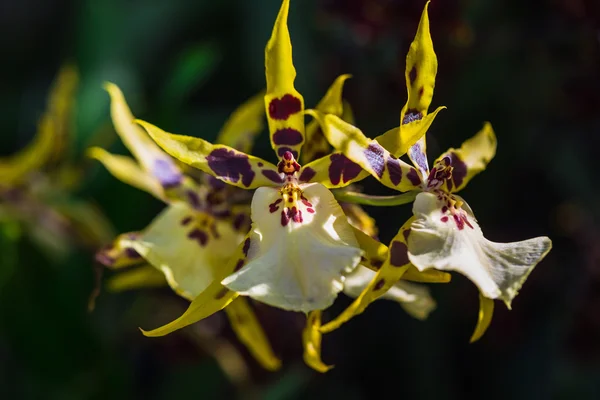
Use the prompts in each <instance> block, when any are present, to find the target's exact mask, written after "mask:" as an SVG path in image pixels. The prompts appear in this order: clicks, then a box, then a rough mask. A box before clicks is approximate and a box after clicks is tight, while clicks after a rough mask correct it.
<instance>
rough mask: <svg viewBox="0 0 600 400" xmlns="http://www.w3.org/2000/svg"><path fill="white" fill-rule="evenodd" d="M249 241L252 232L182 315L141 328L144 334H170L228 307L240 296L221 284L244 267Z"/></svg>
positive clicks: (153, 335) (151, 335)
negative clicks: (228, 276) (158, 326)
mask: <svg viewBox="0 0 600 400" xmlns="http://www.w3.org/2000/svg"><path fill="white" fill-rule="evenodd" d="M249 243H250V234H248V235H246V238H245V240H244V241H243V242H242V243H240V245H239V246H238V247H237V249H236V250H235V251H234V252H233V254H232V256H231V257H230V259H229V261H228V262H227V264H225V265H224V266H222V267H221V268H219V271H218V272H217V275H216V278H215V279H214V280H213V281H212V282H211V284H210V285H208V287H207V288H206V289H205V290H204V291H203V292H202V293H200V294H199V295H198V296H197V297H196V298H194V300H192V304H190V306H189V307H188V309H187V310H186V311H185V313H183V315H182V316H181V317H179V318H177V319H176V320H175V321H173V322H170V323H168V324H166V325H164V326H161V327H160V328H156V329H154V330H151V331H144V330H143V329H140V330H141V331H142V333H143V334H144V336H149V337H157V336H164V335H168V334H169V333H171V332H174V331H176V330H178V329H181V328H184V327H186V326H188V325H191V324H193V323H195V322H198V321H200V320H201V319H204V318H206V317H209V316H211V315H212V314H214V313H216V312H217V311H220V310H222V309H223V308H225V307H227V306H228V305H229V304H230V303H231V302H232V301H233V300H235V299H236V298H237V297H238V294H237V293H236V292H232V291H230V290H228V289H227V288H226V287H224V286H223V285H221V280H222V279H223V278H224V277H225V276H227V275H229V274H231V273H232V272H233V271H235V270H237V269H239V268H243V267H244V265H245V263H246V261H247V259H246V256H247V253H248V246H249Z"/></svg>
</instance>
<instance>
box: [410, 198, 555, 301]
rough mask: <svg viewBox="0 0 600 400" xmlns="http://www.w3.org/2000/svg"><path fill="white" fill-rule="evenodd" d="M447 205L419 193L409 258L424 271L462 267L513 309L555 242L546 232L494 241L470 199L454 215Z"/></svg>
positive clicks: (487, 294) (490, 295) (486, 291)
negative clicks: (478, 217) (522, 287)
mask: <svg viewBox="0 0 600 400" xmlns="http://www.w3.org/2000/svg"><path fill="white" fill-rule="evenodd" d="M455 197H456V198H457V199H458V200H459V201H463V200H462V199H460V198H458V197H457V196H455ZM463 202H464V201H463ZM445 206H446V203H445V201H443V200H439V199H438V197H437V196H436V195H435V194H432V193H420V194H419V195H417V198H416V200H415V202H414V204H413V213H414V215H415V221H414V222H413V224H412V227H411V233H410V236H409V238H408V256H409V259H410V261H411V262H412V263H413V264H414V265H415V266H416V267H417V268H418V269H419V270H421V271H423V270H425V269H428V268H435V269H438V270H442V271H457V272H460V273H461V274H463V275H465V276H466V277H467V278H469V279H470V280H471V281H472V282H473V283H474V284H475V285H477V287H478V288H479V291H480V292H481V293H482V294H483V296H485V297H487V298H489V299H501V300H503V301H504V302H505V303H506V305H507V306H508V307H509V308H510V303H511V301H512V299H513V298H514V297H515V296H516V295H517V293H518V291H519V289H520V288H521V286H522V285H523V283H524V282H525V280H526V279H527V276H528V275H529V274H530V273H531V271H532V270H533V268H534V267H535V266H536V265H537V263H538V262H540V261H541V260H542V259H543V258H544V257H545V256H546V254H548V252H549V251H550V249H551V247H552V242H551V241H550V239H549V238H547V237H545V236H544V237H537V238H533V239H528V240H524V241H521V242H513V243H495V242H491V241H489V240H487V239H486V238H485V237H484V236H483V233H482V232H481V229H480V228H479V225H478V224H477V221H476V220H475V216H474V215H473V213H472V211H471V210H470V208H469V207H468V205H466V203H464V204H463V207H462V210H460V213H459V214H455V215H449V214H448V213H449V211H448V210H447V209H446V207H445Z"/></svg>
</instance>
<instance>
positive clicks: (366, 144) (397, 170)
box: [305, 110, 421, 192]
mask: <svg viewBox="0 0 600 400" xmlns="http://www.w3.org/2000/svg"><path fill="white" fill-rule="evenodd" d="M306 113H307V114H310V115H312V116H313V117H314V118H315V119H316V120H317V121H318V122H319V124H320V125H321V129H322V130H323V134H324V135H325V137H327V140H328V141H329V143H331V145H332V146H333V147H335V148H336V149H337V150H340V151H341V152H342V153H343V155H344V156H345V157H347V158H348V159H349V160H351V161H352V162H354V163H356V164H358V165H359V166H360V167H361V168H363V169H364V170H365V171H367V172H369V173H370V174H371V175H373V176H374V177H375V178H376V179H377V180H378V181H379V182H381V183H383V184H384V185H385V186H388V187H391V188H393V189H396V190H399V191H403V192H405V191H409V190H414V189H416V188H418V187H419V185H420V184H421V180H420V179H419V176H418V175H417V172H416V170H415V169H414V168H413V167H411V166H410V165H408V164H407V163H405V162H404V161H402V160H400V159H398V158H396V157H395V156H393V155H392V154H390V152H389V151H387V150H386V149H385V148H383V147H382V146H381V145H380V144H379V143H378V142H377V140H373V139H369V138H367V137H366V136H365V135H364V134H363V133H362V132H361V131H360V129H358V128H356V127H354V126H352V125H350V124H348V123H346V122H344V121H342V120H341V119H340V118H339V117H336V116H335V115H331V114H323V113H320V112H319V111H315V110H308V111H307V112H306ZM417 139H418V137H414V138H413V143H414V142H415V141H417ZM334 155H335V154H332V155H331V156H330V157H333V156H334ZM305 168H306V167H305ZM333 172H335V173H337V171H335V170H334V171H333ZM329 175H330V180H331V181H332V183H334V184H335V183H336V182H337V181H338V180H339V177H338V176H337V175H334V174H332V169H331V167H330V168H329ZM357 175H358V174H357Z"/></svg>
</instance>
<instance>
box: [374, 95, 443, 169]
mask: <svg viewBox="0 0 600 400" xmlns="http://www.w3.org/2000/svg"><path fill="white" fill-rule="evenodd" d="M445 109H446V107H443V106H442V107H438V108H436V109H435V111H434V112H432V113H431V114H427V115H425V116H423V119H421V120H419V122H418V123H417V122H414V123H411V124H407V125H401V126H400V127H396V128H393V129H390V130H389V131H387V132H385V133H384V134H382V135H379V136H377V137H376V138H375V140H377V142H379V144H380V145H382V146H383V147H384V148H385V149H386V150H387V151H389V152H390V153H392V154H393V155H394V156H395V157H400V156H402V155H403V154H406V153H408V152H409V150H411V149H412V147H413V145H415V142H414V138H415V137H421V139H422V138H424V137H425V134H426V133H427V131H428V130H429V128H430V127H431V124H432V123H433V121H434V120H435V118H436V117H437V115H438V113H439V112H440V111H442V110H445ZM400 132H402V133H400ZM421 139H420V140H421ZM417 143H419V142H417ZM422 151H423V153H424V151H425V147H422ZM425 158H427V157H426V156H425ZM413 162H414V161H413Z"/></svg>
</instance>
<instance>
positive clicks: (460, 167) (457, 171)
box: [450, 153, 467, 187]
mask: <svg viewBox="0 0 600 400" xmlns="http://www.w3.org/2000/svg"><path fill="white" fill-rule="evenodd" d="M450 159H451V161H450V165H451V166H452V180H453V181H454V185H456V186H457V187H458V186H460V185H461V184H462V183H463V180H464V179H465V176H467V164H465V163H464V162H463V161H462V160H461V159H460V157H459V156H458V154H456V153H450Z"/></svg>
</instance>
